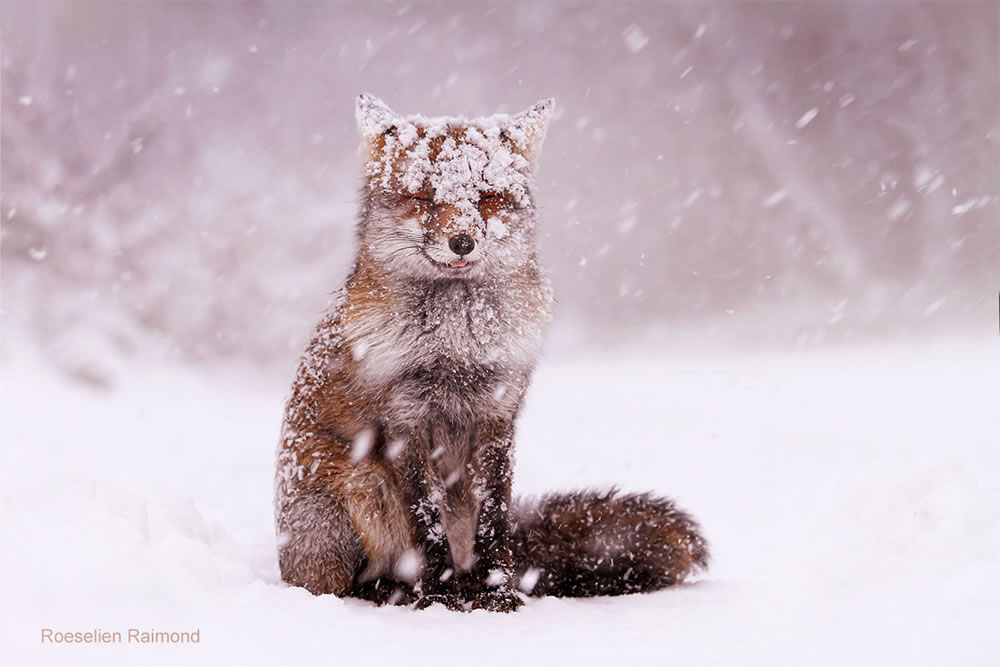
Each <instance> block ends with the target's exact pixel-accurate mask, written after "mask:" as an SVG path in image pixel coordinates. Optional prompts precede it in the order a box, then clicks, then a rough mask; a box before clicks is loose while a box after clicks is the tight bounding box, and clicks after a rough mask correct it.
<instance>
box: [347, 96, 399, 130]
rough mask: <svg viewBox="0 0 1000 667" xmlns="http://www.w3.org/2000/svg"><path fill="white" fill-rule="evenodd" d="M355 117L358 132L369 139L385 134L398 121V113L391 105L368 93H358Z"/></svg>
mask: <svg viewBox="0 0 1000 667" xmlns="http://www.w3.org/2000/svg"><path fill="white" fill-rule="evenodd" d="M354 117H355V119H356V120H357V121H358V132H359V133H360V134H361V138H362V139H365V140H367V141H370V140H372V139H374V138H375V137H377V136H379V135H381V134H384V133H385V131H386V130H388V129H389V128H391V127H392V125H393V123H394V122H395V121H396V114H395V113H393V111H392V109H390V108H389V106H388V105H387V104H386V103H385V102H383V101H382V100H380V99H379V98H377V97H375V96H374V95H370V94H368V93H361V94H360V95H358V101H357V102H356V103H355V105H354Z"/></svg>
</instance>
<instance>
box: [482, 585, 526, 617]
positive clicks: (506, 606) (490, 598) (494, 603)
mask: <svg viewBox="0 0 1000 667" xmlns="http://www.w3.org/2000/svg"><path fill="white" fill-rule="evenodd" d="M523 605H524V600H522V599H521V597H520V596H519V595H518V594H517V593H515V592H514V591H511V590H505V589H501V588H496V589H493V590H489V591H484V592H482V593H480V594H479V595H477V596H476V597H475V599H474V600H473V601H472V608H473V609H485V610H486V611H499V612H503V613H505V614H506V613H510V612H512V611H517V610H518V609H520V608H521V606H523Z"/></svg>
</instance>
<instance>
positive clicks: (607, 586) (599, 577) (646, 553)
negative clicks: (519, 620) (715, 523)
mask: <svg viewBox="0 0 1000 667" xmlns="http://www.w3.org/2000/svg"><path fill="white" fill-rule="evenodd" d="M513 516H514V524H513V531H512V551H513V556H514V566H515V568H516V569H517V574H518V578H519V580H520V581H521V588H522V590H525V591H526V592H529V593H530V594H531V595H539V596H541V595H554V596H558V597H588V596H592V595H625V594H627V593H640V592H643V591H653V590H657V589H659V588H664V587H666V586H670V585H672V584H676V583H678V582H680V581H683V580H684V578H685V577H687V576H688V575H689V574H691V573H692V572H695V571H697V570H701V569H704V568H706V567H707V566H708V544H707V543H706V542H705V539H704V538H703V537H702V536H701V528H700V526H699V525H698V523H697V522H696V521H695V520H694V519H692V518H691V517H690V516H688V515H687V514H685V513H684V512H683V511H681V510H679V509H677V508H676V507H675V506H674V504H673V502H672V501H670V500H668V499H666V498H657V497H656V496H652V495H650V494H647V493H643V494H627V495H620V494H619V493H618V491H617V490H616V489H612V490H610V491H606V492H603V493H602V492H595V491H577V492H573V493H566V494H553V495H548V496H544V497H542V498H540V499H537V500H518V502H517V504H516V506H515V508H514V515H513Z"/></svg>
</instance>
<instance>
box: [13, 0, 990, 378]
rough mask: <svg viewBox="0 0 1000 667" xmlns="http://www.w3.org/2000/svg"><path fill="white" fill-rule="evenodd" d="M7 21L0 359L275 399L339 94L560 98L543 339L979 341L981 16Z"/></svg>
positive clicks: (674, 11)
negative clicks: (153, 371) (173, 373)
mask: <svg viewBox="0 0 1000 667" xmlns="http://www.w3.org/2000/svg"><path fill="white" fill-rule="evenodd" d="M0 19H2V20H0V30H2V33H0V37H2V42H0V57H2V91H0V92H2V100H0V104H2V119H0V120H2V123H0V136H2V142H0V149H2V155H0V167H2V172H0V176H2V183H0V188H2V197H3V199H2V209H0V216H2V227H0V229H2V289H3V313H2V316H3V332H4V338H5V339H6V338H9V337H10V336H11V335H13V334H17V335H18V337H19V338H22V339H24V340H31V341H32V343H33V344H34V345H37V346H38V348H39V349H40V350H41V352H42V353H43V354H45V355H46V356H48V357H49V358H51V359H52V360H53V361H54V362H55V363H57V364H58V365H59V366H61V367H62V368H63V369H64V370H66V371H67V372H70V373H72V374H75V375H77V376H79V377H83V378H86V379H89V380H91V381H94V382H99V383H100V382H106V381H109V379H110V378H111V377H113V366H114V363H116V362H115V361H113V360H123V359H124V360H127V359H129V358H130V357H132V356H136V355H145V356H149V355H153V356H162V357H166V358H167V359H168V360H176V361H187V362H196V363H205V362H209V361H212V362H215V361H218V360H234V361H237V362H240V363H242V361H252V362H253V364H255V365H257V366H259V367H260V368H272V369H280V370H281V372H282V373H284V374H285V375H287V374H288V373H289V372H290V369H291V367H292V365H293V364H294V362H295V359H296V358H297V356H298V354H299V352H300V350H301V348H302V346H303V345H304V343H305V341H306V339H307V337H308V336H309V334H310V330H311V327H312V325H313V323H314V322H315V320H316V319H317V317H318V316H319V314H320V313H321V311H322V310H323V308H324V307H325V305H326V303H327V300H328V298H329V294H330V292H332V291H333V290H334V289H336V288H337V287H338V286H339V283H340V282H341V280H342V279H343V277H344V275H345V274H346V272H347V270H348V268H349V265H350V262H351V259H352V254H353V243H354V239H353V224H354V216H355V203H354V202H355V197H356V192H357V188H358V186H359V183H360V165H359V159H358V156H357V152H356V148H357V144H358V140H357V138H356V130H355V126H354V118H353V111H354V98H355V96H356V95H357V94H358V93H359V92H361V91H369V92H372V93H374V94H376V95H379V96H380V97H382V98H383V99H385V100H386V101H387V102H388V103H389V104H390V105H391V106H392V107H393V108H395V109H396V110H397V111H399V112H402V113H422V114H425V115H436V114H468V115H479V114H489V113H493V112H496V111H517V110H520V109H521V108H524V107H527V106H528V105H530V104H531V103H533V102H534V101H536V100H537V99H539V98H543V97H549V96H554V97H555V98H556V101H557V107H558V108H557V115H556V117H555V120H554V122H553V124H552V126H551V127H550V131H549V135H548V139H547V142H546V146H545V149H544V151H543V155H542V162H541V169H540V172H539V181H538V199H539V204H540V207H541V222H540V229H539V236H540V244H541V254H542V257H543V260H544V264H545V265H546V266H547V267H548V271H549V273H550V274H551V275H552V277H553V280H554V283H555V289H556V294H557V298H558V300H559V304H558V312H557V318H558V319H557V325H556V329H555V331H554V335H555V336H556V338H557V340H562V341H566V342H574V343H578V344H579V345H582V346H592V345H595V344H598V345H608V344H616V345H617V344H625V343H629V342H630V341H631V342H635V341H642V342H643V343H645V344H649V343H654V344H661V345H668V344H670V343H671V342H672V341H674V340H675V338H674V337H683V340H684V341H685V344H687V343H688V342H691V341H704V342H708V343H712V342H718V343H720V344H737V343H738V344H741V345H779V346H801V345H813V344H819V343H828V342H838V341H849V340H864V339H867V338H870V337H873V336H886V335H893V336H896V335H908V334H923V333H928V334H934V335H936V334H939V333H942V332H952V331H955V330H960V329H968V328H972V327H981V328H984V329H985V328H989V329H990V330H991V331H992V330H995V327H996V307H997V303H996V302H997V289H998V285H1000V281H998V277H1000V73H998V67H1000V57H998V56H1000V51H998V26H1000V9H998V5H997V4H996V3H994V2H989V1H983V2H960V1H943V2H919V3H918V2H866V3H861V2H762V3H752V2H739V3H714V2H712V3H662V2H624V3H612V2H495V3H488V2H475V3H472V2H405V1H398V2H372V1H360V0H359V1H356V2H114V1H100V2H98V1H88V0H80V1H75V2H67V1H63V0H45V1H44V2H33V1H31V0H21V1H18V0H4V1H3V3H2V15H0ZM560 347H563V346H561V345H560ZM565 347H566V348H567V349H575V348H574V346H573V345H567V346H565Z"/></svg>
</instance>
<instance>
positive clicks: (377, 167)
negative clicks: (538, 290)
mask: <svg viewBox="0 0 1000 667" xmlns="http://www.w3.org/2000/svg"><path fill="white" fill-rule="evenodd" d="M552 106H553V102H552V100H551V99H550V100H544V101H542V102H539V103H537V104H535V105H534V106H533V107H531V108H530V109H527V110H526V111H523V112H521V113H519V114H515V115H508V114H496V115H493V116H487V117H484V118H473V119H465V118H454V117H441V118H425V117H423V116H400V115H398V114H396V113H394V112H393V111H392V110H391V109H389V107H387V106H386V105H385V103H384V102H382V101H381V100H379V99H378V98H376V97H373V96H371V95H367V94H364V95H361V96H360V97H358V101H357V121H358V129H359V131H360V133H361V138H362V151H363V156H364V159H365V176H366V183H367V187H366V206H365V211H364V216H363V224H362V230H361V242H362V246H363V250H365V251H367V252H368V253H369V254H370V255H371V256H372V258H373V259H375V260H376V261H378V262H379V263H380V264H381V265H382V266H383V267H385V268H386V269H387V270H389V271H393V272H396V273H399V274H401V275H404V276H406V277H414V278H432V279H433V278H440V277H449V276H450V277H455V278H475V277H482V278H484V277H490V276H496V275H502V274H505V273H511V272H514V271H517V270H518V269H519V268H521V267H522V266H523V265H524V264H525V263H526V262H528V261H531V260H532V259H533V258H534V200H533V196H532V184H533V173H534V169H535V164H536V159H537V156H538V153H539V150H540V148H541V144H542V140H543V139H544V137H545V129H546V126H547V125H548V121H549V117H550V116H551V112H552Z"/></svg>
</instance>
